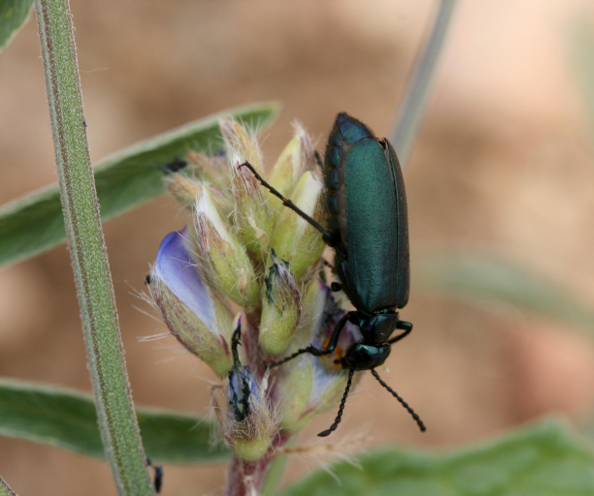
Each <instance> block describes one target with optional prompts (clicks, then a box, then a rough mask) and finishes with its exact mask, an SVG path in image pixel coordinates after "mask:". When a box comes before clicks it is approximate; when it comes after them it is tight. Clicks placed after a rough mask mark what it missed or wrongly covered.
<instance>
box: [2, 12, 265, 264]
mask: <svg viewBox="0 0 594 496" xmlns="http://www.w3.org/2000/svg"><path fill="white" fill-rule="evenodd" d="M0 1H1V0H0ZM276 113H277V106H276V105H275V104H273V103H264V104H255V105H249V106H244V107H239V108H235V109H230V110H227V111H224V112H221V113H219V114H216V115H212V116H210V117H206V118H204V119H200V120H198V121H194V122H191V123H189V124H186V125H185V126H182V127H180V128H177V129H174V130H173V131H169V132H167V133H164V134H161V135H158V136H155V137H153V138H151V139H148V140H146V141H142V142H140V143H137V144H135V145H133V146H131V147H129V148H127V149H125V150H123V151H121V152H119V153H116V154H115V155H112V156H111V157H108V158H106V159H104V160H102V161H101V162H99V163H98V164H97V166H96V167H95V168H94V171H95V184H96V187H97V195H98V197H99V203H100V205H101V218H102V220H103V221H106V220H108V219H111V218H113V217H116V216H117V215H120V214H123V213H124V212H126V211H128V210H130V209H132V208H134V207H137V206H139V205H141V204H143V203H145V202H147V201H149V200H151V199H152V198H155V197H156V196H158V195H160V194H161V193H163V192H164V184H163V176H164V172H163V170H162V169H161V167H163V166H165V165H167V164H168V163H170V162H172V161H173V160H174V159H175V158H176V157H183V156H185V155H186V153H187V152H188V151H191V150H195V151H202V152H205V151H216V150H217V149H218V148H219V147H221V148H222V140H221V135H220V131H219V126H218V119H219V118H221V117H231V118H234V119H237V120H238V121H240V122H243V123H245V124H247V125H249V126H258V127H263V126H264V125H267V124H269V123H270V122H271V121H272V119H273V118H274V116H275V115H276ZM65 240H66V231H65V229H64V219H63V217H62V206H61V203H60V193H59V191H58V185H57V184H56V185H52V186H50V187H48V188H44V189H42V190H39V191H37V192H35V193H32V194H30V195H28V196H26V197H24V198H22V199H19V200H17V201H15V202H13V203H10V204H7V205H4V206H3V207H1V208H0V266H2V265H4V264H7V263H10V262H15V261H17V260H23V259H25V258H29V257H32V256H33V255H36V254H38V253H41V252H43V251H47V250H49V249H51V248H53V247H55V246H58V245H60V244H62V243H63V242H64V241H65Z"/></svg>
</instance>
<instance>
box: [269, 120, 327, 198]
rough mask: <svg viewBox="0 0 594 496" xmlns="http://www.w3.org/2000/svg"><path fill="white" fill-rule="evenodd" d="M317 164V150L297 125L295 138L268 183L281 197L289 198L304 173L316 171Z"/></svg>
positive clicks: (281, 156) (281, 155) (273, 169)
mask: <svg viewBox="0 0 594 496" xmlns="http://www.w3.org/2000/svg"><path fill="white" fill-rule="evenodd" d="M315 164H316V157H315V149H314V147H313V144H312V142H311V139H310V138H309V136H308V135H307V133H306V132H305V130H304V129H303V127H301V125H299V124H295V137H294V138H293V139H292V140H291V141H289V144H288V145H287V146H286V147H285V149H284V150H283V151H282V153H281V154H280V156H279V158H278V160H277V161H276V163H275V164H274V166H273V167H272V169H271V171H270V174H269V175H268V182H269V183H270V184H271V185H272V186H274V188H276V189H277V190H278V192H279V193H280V194H281V195H283V196H285V197H289V196H290V195H291V193H292V191H293V188H294V187H295V184H296V183H297V180H298V179H299V177H300V176H301V175H302V174H303V171H305V170H311V169H314V168H315ZM276 201H277V202H278V201H279V200H278V199H277V200H276Z"/></svg>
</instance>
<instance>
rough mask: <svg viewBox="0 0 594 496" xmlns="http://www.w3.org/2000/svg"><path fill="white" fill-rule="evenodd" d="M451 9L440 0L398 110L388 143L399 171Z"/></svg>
mask: <svg viewBox="0 0 594 496" xmlns="http://www.w3.org/2000/svg"><path fill="white" fill-rule="evenodd" d="M455 6H456V0H441V4H440V6H439V11H438V12H437V15H436V16H435V22H434V23H433V27H432V28H431V33H430V35H429V38H428V39H427V42H426V44H425V46H424V47H423V50H422V51H421V54H420V55H419V57H418V60H417V63H416V65H415V68H414V70H413V74H412V76H411V78H410V81H409V83H408V86H407V88H406V90H405V92H404V98H403V103H402V104H401V106H400V111H399V113H398V117H397V118H396V123H395V125H394V130H393V131H392V134H391V140H390V141H391V142H392V145H394V149H395V150H396V153H397V154H398V159H399V160H400V165H401V166H403V167H404V166H405V165H406V162H407V160H408V157H409V155H410V152H411V149H412V145H413V143H414V141H415V138H416V137H417V133H418V131H419V125H420V123H421V119H422V118H423V114H424V112H425V107H426V105H427V96H428V95H429V89H430V88H431V83H432V82H433V75H434V74H435V68H436V66H437V61H438V60H439V56H440V54H441V49H442V48H443V44H444V40H445V37H446V34H447V31H448V27H449V24H450V19H451V17H452V13H453V11H454V7H455Z"/></svg>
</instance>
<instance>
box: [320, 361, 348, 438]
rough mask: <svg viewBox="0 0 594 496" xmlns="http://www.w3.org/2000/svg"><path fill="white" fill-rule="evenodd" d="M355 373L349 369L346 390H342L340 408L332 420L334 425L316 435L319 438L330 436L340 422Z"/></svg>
mask: <svg viewBox="0 0 594 496" xmlns="http://www.w3.org/2000/svg"><path fill="white" fill-rule="evenodd" d="M354 373H355V369H353V368H351V369H350V370H349V380H348V381H347V385H346V388H345V390H344V394H343V395H342V400H341V401H340V407H339V408H338V415H337V416H336V419H335V420H334V423H333V424H332V425H331V426H330V429H326V430H325V431H322V432H320V433H319V434H318V436H319V437H326V436H329V435H330V434H332V432H334V431H335V430H336V428H337V427H338V424H340V421H341V420H342V412H343V411H344V405H345V403H346V399H347V396H348V395H349V389H351V382H353V374H354Z"/></svg>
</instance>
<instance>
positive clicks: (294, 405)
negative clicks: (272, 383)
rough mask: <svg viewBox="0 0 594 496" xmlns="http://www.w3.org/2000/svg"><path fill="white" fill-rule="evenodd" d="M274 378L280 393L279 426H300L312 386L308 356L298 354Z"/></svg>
mask: <svg viewBox="0 0 594 496" xmlns="http://www.w3.org/2000/svg"><path fill="white" fill-rule="evenodd" d="M276 380H277V381H278V391H279V395H280V399H279V403H278V404H279V408H278V417H279V423H280V426H281V427H282V428H284V429H287V430H288V431H294V430H295V431H296V430H299V429H300V428H301V427H302V422H301V418H302V417H304V416H305V414H306V409H307V408H308V406H309V403H310V397H311V390H312V387H313V366H312V362H311V360H310V358H309V357H307V356H300V357H298V358H296V359H294V360H293V361H291V362H289V363H287V365H285V366H284V367H283V369H282V371H279V373H278V375H277V377H276Z"/></svg>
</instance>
